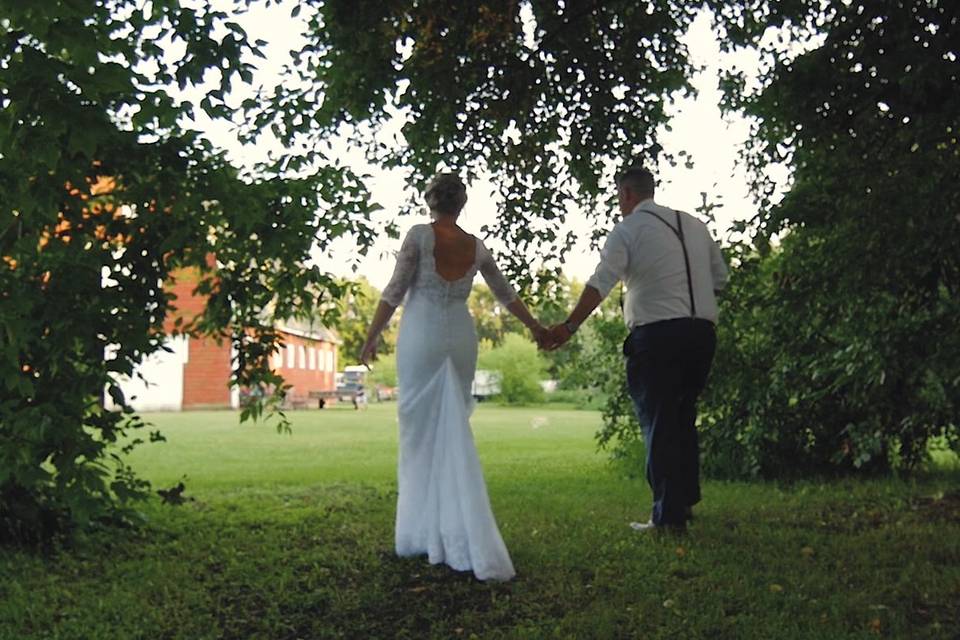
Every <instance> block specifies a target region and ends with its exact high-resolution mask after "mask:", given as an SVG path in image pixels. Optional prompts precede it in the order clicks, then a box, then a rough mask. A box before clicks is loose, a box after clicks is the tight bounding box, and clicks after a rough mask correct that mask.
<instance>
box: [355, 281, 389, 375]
mask: <svg viewBox="0 0 960 640" xmlns="http://www.w3.org/2000/svg"><path fill="white" fill-rule="evenodd" d="M396 310H397V308H396V307H393V306H390V304H389V303H387V302H385V301H384V300H383V298H381V299H380V304H378V305H377V310H376V311H375V312H374V314H373V319H372V320H371V321H370V326H369V327H368V328H367V340H366V342H364V343H363V349H361V351H360V363H361V364H364V365H366V366H368V367H369V366H370V362H371V361H373V360H376V359H377V343H378V342H380V334H381V333H382V332H383V329H384V327H386V326H387V323H388V322H390V318H391V317H393V312H394V311H396Z"/></svg>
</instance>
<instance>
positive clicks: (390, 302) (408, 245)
mask: <svg viewBox="0 0 960 640" xmlns="http://www.w3.org/2000/svg"><path fill="white" fill-rule="evenodd" d="M416 233H417V232H416V227H415V228H413V229H410V231H409V232H407V237H406V238H404V239H403V245H402V246H401V247H400V253H398V254H397V265H396V266H395V267H394V268H393V276H392V277H391V278H390V282H389V283H388V284H387V286H386V287H384V289H383V294H381V296H380V304H378V305H377V310H376V311H375V312H374V314H373V319H372V320H371V321H370V326H369V327H368V328H367V340H366V342H365V343H364V345H363V349H361V351H360V362H361V363H363V364H365V365H368V366H369V363H370V361H371V360H375V359H376V357H377V343H378V342H379V341H380V333H381V332H382V331H383V329H384V327H386V326H387V323H388V322H390V318H391V317H392V316H393V312H394V311H396V310H397V307H398V306H400V303H401V302H403V296H405V295H406V293H407V289H409V288H410V283H411V282H413V277H414V276H415V275H416V273H417V263H418V262H419V258H420V245H419V243H418V242H417V238H416Z"/></svg>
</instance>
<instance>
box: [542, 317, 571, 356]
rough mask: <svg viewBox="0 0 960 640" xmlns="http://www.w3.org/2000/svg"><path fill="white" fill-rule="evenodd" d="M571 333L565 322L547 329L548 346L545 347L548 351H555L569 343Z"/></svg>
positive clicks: (546, 342)
mask: <svg viewBox="0 0 960 640" xmlns="http://www.w3.org/2000/svg"><path fill="white" fill-rule="evenodd" d="M570 335H571V334H570V331H569V330H568V329H567V327H566V325H564V324H563V323H560V324H555V325H553V326H552V327H550V329H549V330H548V331H547V338H546V340H544V342H545V344H546V346H544V347H543V348H544V349H546V350H547V351H555V350H556V349H559V348H560V347H562V346H563V345H564V344H566V343H567V341H568V340H569V339H570Z"/></svg>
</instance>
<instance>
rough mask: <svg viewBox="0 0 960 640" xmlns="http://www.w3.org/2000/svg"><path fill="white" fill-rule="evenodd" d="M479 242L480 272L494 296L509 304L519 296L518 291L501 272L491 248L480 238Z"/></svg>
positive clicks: (505, 304) (503, 303) (502, 302)
mask: <svg viewBox="0 0 960 640" xmlns="http://www.w3.org/2000/svg"><path fill="white" fill-rule="evenodd" d="M477 243H478V246H477V251H479V252H480V273H481V275H483V279H484V281H485V282H486V283H487V286H488V287H490V291H492V292H493V295H494V297H495V298H496V299H497V300H498V301H500V304H502V305H503V306H507V305H508V304H510V303H511V302H513V301H514V300H516V299H517V298H518V296H517V292H516V291H515V290H514V289H513V287H512V286H510V283H509V282H507V279H506V278H504V277H503V274H502V273H500V269H499V268H498V267H497V263H496V262H494V261H493V255H492V254H491V253H490V250H489V249H487V247H486V246H485V245H484V244H483V242H481V241H480V240H479V239H478V240H477Z"/></svg>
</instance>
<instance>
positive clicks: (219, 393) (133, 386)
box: [107, 271, 340, 411]
mask: <svg viewBox="0 0 960 640" xmlns="http://www.w3.org/2000/svg"><path fill="white" fill-rule="evenodd" d="M196 285H197V277H196V274H194V273H193V272H189V271H184V272H180V273H178V274H177V276H176V278H175V279H174V281H173V282H172V283H171V284H169V285H168V288H169V290H170V291H171V292H172V293H174V294H175V295H176V296H177V300H176V302H175V303H174V304H175V305H176V306H177V314H176V315H175V316H171V317H169V318H167V321H166V329H167V331H168V332H171V333H172V331H173V324H174V320H175V318H176V317H177V316H180V317H186V318H191V317H193V316H196V315H197V314H198V313H201V312H202V311H203V308H204V307H203V306H204V303H205V300H204V299H203V298H202V297H201V296H197V295H194V293H193V290H194V288H195V287H196ZM277 332H278V333H279V334H280V335H281V336H282V338H283V343H284V346H283V348H282V349H281V350H280V351H278V352H277V353H275V354H274V355H273V361H272V364H273V370H274V371H277V372H278V373H280V374H281V375H282V376H283V377H284V379H285V380H286V381H287V383H288V384H290V385H292V388H291V389H290V392H289V394H288V398H290V399H291V400H292V401H300V400H303V401H306V399H307V395H308V394H309V393H310V392H311V391H333V390H335V389H336V382H335V378H336V370H337V346H338V345H339V344H340V340H339V338H338V337H337V335H336V334H335V333H334V332H333V331H331V330H329V329H327V328H326V327H323V326H322V325H319V324H312V325H311V324H308V323H303V322H293V321H292V322H288V323H285V324H284V325H281V326H278V327H277ZM167 346H168V347H169V348H170V352H169V353H168V352H164V351H160V352H157V353H155V354H153V355H152V356H150V357H149V358H147V359H145V360H144V361H143V362H142V363H141V365H140V366H139V367H138V369H137V371H136V374H139V375H134V376H133V377H132V378H127V377H124V378H123V379H121V380H120V381H119V382H120V388H121V389H123V392H124V395H125V396H126V398H127V401H128V402H129V403H130V404H131V405H132V406H133V407H134V408H135V409H137V410H138V411H161V410H167V411H179V410H184V409H224V408H234V409H236V408H237V407H239V406H240V390H239V389H237V388H236V387H230V374H231V361H232V359H233V350H232V346H231V344H230V342H229V341H228V340H227V341H223V342H222V343H219V344H218V343H217V341H216V340H213V339H210V338H189V337H186V336H177V337H170V339H169V340H168V342H167ZM140 376H142V377H143V379H144V380H145V381H146V382H144V380H141V379H140ZM107 404H108V406H111V405H112V402H111V401H110V400H109V396H108V398H107Z"/></svg>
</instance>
